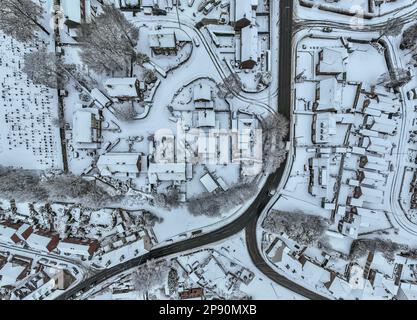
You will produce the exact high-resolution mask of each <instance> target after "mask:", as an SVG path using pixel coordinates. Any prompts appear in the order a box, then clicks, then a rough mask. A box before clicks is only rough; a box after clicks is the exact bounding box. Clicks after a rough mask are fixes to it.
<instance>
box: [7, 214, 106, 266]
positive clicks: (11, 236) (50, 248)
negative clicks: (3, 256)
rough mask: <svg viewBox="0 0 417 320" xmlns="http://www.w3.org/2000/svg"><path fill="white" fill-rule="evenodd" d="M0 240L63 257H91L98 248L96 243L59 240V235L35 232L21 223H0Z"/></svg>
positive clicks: (78, 240) (48, 232)
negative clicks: (55, 253)
mask: <svg viewBox="0 0 417 320" xmlns="http://www.w3.org/2000/svg"><path fill="white" fill-rule="evenodd" d="M0 239H1V241H2V242H4V243H9V244H13V245H16V244H23V245H27V246H28V247H29V248H31V249H34V250H38V251H42V252H57V253H59V254H63V255H76V256H79V257H82V258H85V259H86V258H89V257H91V256H92V255H93V254H94V253H95V252H96V251H97V250H98V247H99V244H98V242H97V241H85V240H81V239H74V238H67V239H64V240H62V241H61V240H60V238H59V235H57V234H55V233H53V232H50V231H43V230H35V229H34V228H33V227H32V226H31V225H29V224H27V223H23V222H19V223H13V222H10V221H2V222H0Z"/></svg>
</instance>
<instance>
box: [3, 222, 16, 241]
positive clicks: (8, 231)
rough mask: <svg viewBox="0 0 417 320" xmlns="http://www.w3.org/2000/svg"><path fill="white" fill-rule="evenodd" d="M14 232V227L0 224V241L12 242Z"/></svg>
mask: <svg viewBox="0 0 417 320" xmlns="http://www.w3.org/2000/svg"><path fill="white" fill-rule="evenodd" d="M15 233H16V228H13V227H10V226H6V225H3V224H0V240H1V242H8V243H14V241H13V240H12V236H13V235H14V234H15Z"/></svg>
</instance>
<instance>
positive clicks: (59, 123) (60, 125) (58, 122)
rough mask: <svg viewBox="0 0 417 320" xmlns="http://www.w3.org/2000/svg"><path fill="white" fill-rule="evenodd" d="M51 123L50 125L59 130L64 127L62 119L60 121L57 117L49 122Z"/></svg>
mask: <svg viewBox="0 0 417 320" xmlns="http://www.w3.org/2000/svg"><path fill="white" fill-rule="evenodd" d="M51 123H52V125H53V126H55V127H57V128H59V129H62V128H64V126H65V121H64V119H60V118H58V117H57V118H53V119H52V121H51Z"/></svg>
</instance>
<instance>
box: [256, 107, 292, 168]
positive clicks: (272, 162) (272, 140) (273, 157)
mask: <svg viewBox="0 0 417 320" xmlns="http://www.w3.org/2000/svg"><path fill="white" fill-rule="evenodd" d="M288 131H289V121H288V120H287V119H286V118H285V117H284V116H283V115H281V114H270V115H268V117H266V118H265V119H264V120H263V122H262V134H263V139H264V144H263V146H264V147H263V152H264V163H265V166H264V170H265V172H266V173H267V174H269V173H273V172H275V171H276V170H277V169H278V168H279V167H280V166H281V164H282V163H283V162H284V161H285V159H286V156H287V151H286V150H285V142H284V139H285V138H286V137H287V135H288Z"/></svg>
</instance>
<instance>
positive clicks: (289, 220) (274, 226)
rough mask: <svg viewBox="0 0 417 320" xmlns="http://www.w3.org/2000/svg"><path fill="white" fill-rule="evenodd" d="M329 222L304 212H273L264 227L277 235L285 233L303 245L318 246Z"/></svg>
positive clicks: (265, 221) (263, 224) (264, 222)
mask: <svg viewBox="0 0 417 320" xmlns="http://www.w3.org/2000/svg"><path fill="white" fill-rule="evenodd" d="M328 225H329V224H328V221H326V220H325V219H323V218H322V217H319V216H313V215H308V214H304V213H302V212H285V211H271V212H270V213H269V214H268V216H267V217H266V219H265V220H264V221H263V223H262V226H263V228H264V229H266V230H268V231H270V232H272V233H276V234H283V233H285V234H286V235H287V236H288V237H289V238H291V239H292V240H294V241H296V242H297V243H299V244H302V245H316V244H317V243H318V242H319V240H320V238H322V236H323V234H324V232H325V231H326V229H327V227H328Z"/></svg>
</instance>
